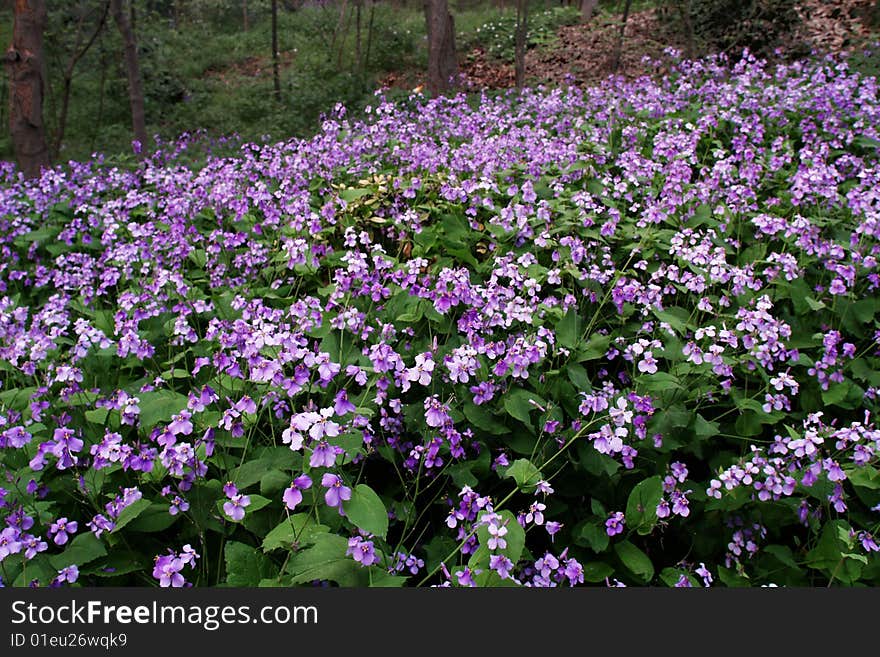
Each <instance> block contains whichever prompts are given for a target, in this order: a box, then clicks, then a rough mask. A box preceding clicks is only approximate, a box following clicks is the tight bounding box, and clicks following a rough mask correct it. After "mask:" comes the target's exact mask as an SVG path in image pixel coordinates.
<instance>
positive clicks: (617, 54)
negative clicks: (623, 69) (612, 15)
mask: <svg viewBox="0 0 880 657" xmlns="http://www.w3.org/2000/svg"><path fill="white" fill-rule="evenodd" d="M631 6H632V0H626V4H625V5H624V6H623V18H622V20H621V21H620V32H619V33H618V35H617V44H616V45H615V46H614V58H613V59H612V60H611V72H612V73H617V71H618V69H619V68H620V58H621V56H622V55H623V35H624V33H625V32H626V21H627V20H628V19H629V9H630V7H631Z"/></svg>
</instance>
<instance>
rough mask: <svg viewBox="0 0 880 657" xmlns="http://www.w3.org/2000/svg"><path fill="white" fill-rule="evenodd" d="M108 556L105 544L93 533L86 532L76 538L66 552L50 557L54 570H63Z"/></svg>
mask: <svg viewBox="0 0 880 657" xmlns="http://www.w3.org/2000/svg"><path fill="white" fill-rule="evenodd" d="M106 554H107V548H105V547H104V543H102V542H101V541H100V540H99V539H97V538H95V535H94V534H93V533H91V532H85V533H84V534H80V535H79V536H77V537H76V538H74V539H73V540H72V541H71V542H70V545H68V546H67V549H66V550H64V552H62V553H61V554H56V555H53V556H51V557H49V562H50V563H51V564H52V567H53V568H55V569H56V570H61V569H62V568H66V567H67V566H70V565H73V564H76V565H77V566H82V565H83V564H85V563H89V562H90V561H94V560H95V559H97V558H98V557H103V556H106Z"/></svg>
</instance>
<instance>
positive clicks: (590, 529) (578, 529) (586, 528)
mask: <svg viewBox="0 0 880 657" xmlns="http://www.w3.org/2000/svg"><path fill="white" fill-rule="evenodd" d="M572 540H573V541H574V543H575V545H582V546H586V547H589V548H590V549H591V550H592V551H593V552H595V553H596V554H599V553H601V552H604V551H605V549H606V548H607V547H608V544H609V543H610V542H611V539H610V538H609V537H608V532H606V531H605V525H604V524H603V523H602V522H601V521H599V520H583V521H581V522H579V523H578V524H577V525H575V527H574V530H573V531H572Z"/></svg>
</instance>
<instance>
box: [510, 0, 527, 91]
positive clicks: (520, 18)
mask: <svg viewBox="0 0 880 657" xmlns="http://www.w3.org/2000/svg"><path fill="white" fill-rule="evenodd" d="M528 30H529V0H516V34H515V35H514V39H515V43H514V56H513V60H514V71H515V73H516V88H517V89H522V88H523V85H524V84H525V81H526V37H527V35H528Z"/></svg>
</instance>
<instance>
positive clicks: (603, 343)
mask: <svg viewBox="0 0 880 657" xmlns="http://www.w3.org/2000/svg"><path fill="white" fill-rule="evenodd" d="M609 344H611V336H610V335H602V334H601V333H593V335H591V336H590V338H589V340H587V343H586V344H585V345H583V346H582V347H581V348H580V349H578V352H577V361H578V362H579V363H583V362H584V361H587V360H596V359H597V358H603V357H604V356H605V354H606V353H607V352H608V345H609Z"/></svg>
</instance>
